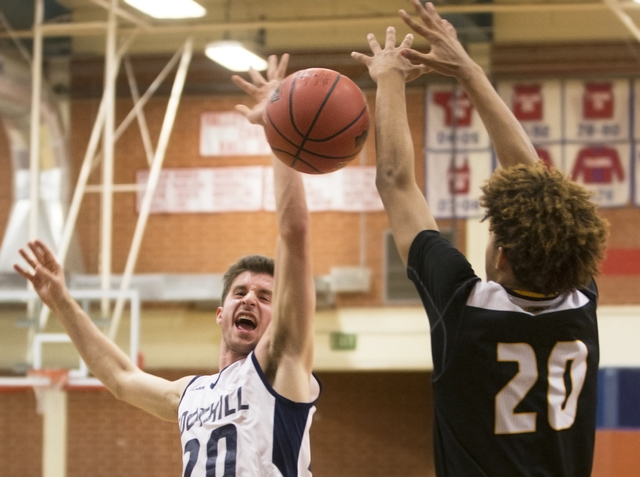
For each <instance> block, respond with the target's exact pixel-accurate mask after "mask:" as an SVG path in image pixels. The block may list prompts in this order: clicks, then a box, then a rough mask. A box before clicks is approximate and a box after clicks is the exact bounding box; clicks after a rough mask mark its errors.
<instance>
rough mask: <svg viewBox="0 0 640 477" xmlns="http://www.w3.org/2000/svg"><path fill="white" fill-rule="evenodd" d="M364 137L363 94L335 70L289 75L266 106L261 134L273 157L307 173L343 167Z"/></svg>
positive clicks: (365, 113)
mask: <svg viewBox="0 0 640 477" xmlns="http://www.w3.org/2000/svg"><path fill="white" fill-rule="evenodd" d="M368 132H369V109H368V107H367V101H366V98H365V96H364V94H363V93H362V91H361V90H360V88H358V86H357V85H356V84H355V83H354V82H353V81H351V80H350V79H349V78H347V77H346V76H343V75H341V74H340V73H338V72H336V71H333V70H328V69H324V68H309V69H306V70H301V71H298V72H296V73H293V74H291V75H289V76H287V77H286V78H285V79H284V81H283V82H282V84H281V85H280V87H279V88H278V89H277V90H276V91H274V92H273V95H272V96H271V99H270V101H269V104H268V105H267V110H266V120H265V133H266V136H267V141H268V142H269V145H270V146H271V149H272V150H273V153H274V154H275V155H276V156H277V157H278V158H279V159H280V160H281V161H282V162H284V163H285V164H286V165H288V166H289V167H293V168H294V169H296V170H298V171H300V172H305V173H307V174H325V173H328V172H333V171H337V170H338V169H341V168H343V167H344V166H346V165H347V164H348V163H349V162H350V161H351V160H352V159H353V158H354V157H356V156H357V155H358V153H359V152H360V150H361V149H362V146H363V145H364V143H365V140H366V138H367V133H368Z"/></svg>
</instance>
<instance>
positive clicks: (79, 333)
mask: <svg viewBox="0 0 640 477" xmlns="http://www.w3.org/2000/svg"><path fill="white" fill-rule="evenodd" d="M28 248H29V249H30V251H31V254H29V253H28V252H27V251H25V250H24V249H20V255H22V257H23V258H24V259H25V260H26V261H27V263H28V264H29V265H30V266H31V268H32V269H33V272H30V271H28V270H25V269H23V268H22V267H21V266H20V265H18V264H16V265H14V268H15V269H16V271H17V272H18V273H20V275H22V276H23V277H24V278H26V279H27V280H29V281H30V282H31V283H33V287H34V289H35V291H36V292H37V293H38V295H39V296H40V299H41V300H42V302H43V303H44V304H45V305H47V306H48V307H49V308H51V310H52V311H53V312H54V313H55V314H56V316H57V317H58V319H59V320H60V322H61V323H62V325H63V326H64V328H65V330H66V332H67V334H68V335H69V337H70V338H71V341H72V342H73V344H74V346H75V347H76V349H77V350H78V353H79V354H80V356H81V357H82V359H83V360H84V361H85V363H86V364H87V366H88V367H89V369H90V370H91V372H92V373H93V374H94V375H95V376H96V377H97V378H98V379H99V380H100V381H102V383H103V384H104V385H105V386H106V387H107V389H109V391H111V393H112V394H113V395H114V396H115V397H116V398H118V399H120V400H122V401H125V402H127V403H129V404H131V405H133V406H136V407H139V408H140V409H143V410H145V411H147V412H149V413H151V414H153V415H155V416H157V417H160V418H162V419H166V420H168V421H177V420H178V404H179V401H180V397H181V396H182V391H183V390H184V388H185V387H186V385H187V384H188V382H189V381H190V379H191V377H186V378H182V379H180V380H178V381H167V380H166V379H162V378H159V377H157V376H153V375H151V374H148V373H145V372H144V371H142V370H141V369H140V368H138V367H137V366H136V365H135V364H134V363H133V362H132V361H131V359H129V357H128V356H127V355H126V354H125V353H124V352H123V351H122V350H121V349H120V348H119V347H118V346H116V344H115V343H114V342H113V341H111V340H110V339H109V338H107V337H106V336H105V335H104V333H102V331H100V329H99V328H98V327H97V326H96V325H94V324H93V322H92V321H91V319H90V318H89V317H88V316H87V314H86V313H85V312H84V310H82V308H81V307H80V305H78V303H77V302H76V301H75V300H74V299H73V298H71V296H70V295H69V292H68V290H67V287H66V285H65V280H64V271H63V269H62V266H61V265H60V264H59V263H58V262H57V260H56V259H55V257H54V256H53V253H52V252H51V250H49V248H48V247H47V246H46V245H45V244H44V243H43V242H41V241H40V240H36V241H34V242H29V243H28Z"/></svg>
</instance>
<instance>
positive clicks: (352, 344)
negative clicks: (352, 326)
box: [329, 332, 357, 351]
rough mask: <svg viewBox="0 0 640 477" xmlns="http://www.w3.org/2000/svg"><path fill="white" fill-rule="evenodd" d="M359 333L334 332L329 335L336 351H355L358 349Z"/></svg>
mask: <svg viewBox="0 0 640 477" xmlns="http://www.w3.org/2000/svg"><path fill="white" fill-rule="evenodd" d="M356 338H357V335H355V334H354V333H340V332H334V333H331V335H330V336H329V343H330V346H331V349H332V350H335V351H353V350H354V349H356V342H357V340H356Z"/></svg>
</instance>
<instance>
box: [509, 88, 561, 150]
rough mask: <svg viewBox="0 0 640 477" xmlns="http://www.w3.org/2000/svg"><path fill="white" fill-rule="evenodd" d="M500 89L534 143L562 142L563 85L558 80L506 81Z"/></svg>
mask: <svg viewBox="0 0 640 477" xmlns="http://www.w3.org/2000/svg"><path fill="white" fill-rule="evenodd" d="M497 90H498V93H499V94H500V96H501V97H502V99H503V100H504V102H505V103H506V104H507V106H509V107H510V108H511V111H513V114H514V115H515V117H516V118H517V119H518V121H520V123H521V124H522V126H523V127H524V130H525V131H526V132H527V135H528V136H529V137H530V138H531V141H532V142H533V143H534V144H548V143H550V142H554V141H560V140H561V139H562V109H561V107H562V101H561V98H562V85H561V82H560V81H559V80H549V81H534V82H530V81H526V82H525V81H504V82H500V84H499V85H498V88H497Z"/></svg>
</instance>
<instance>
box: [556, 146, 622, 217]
mask: <svg viewBox="0 0 640 477" xmlns="http://www.w3.org/2000/svg"><path fill="white" fill-rule="evenodd" d="M565 154H566V157H567V166H568V168H567V169H566V172H568V173H569V174H571V178H572V179H573V180H574V181H576V182H578V183H579V184H582V185H584V186H585V187H586V188H587V189H590V190H592V191H593V192H594V194H595V195H594V197H593V200H594V202H596V203H598V204H599V205H600V206H602V207H612V206H623V205H627V204H628V203H629V195H630V178H629V170H630V146H629V144H628V143H618V144H597V143H592V144H589V143H583V144H568V145H567V146H565Z"/></svg>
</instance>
